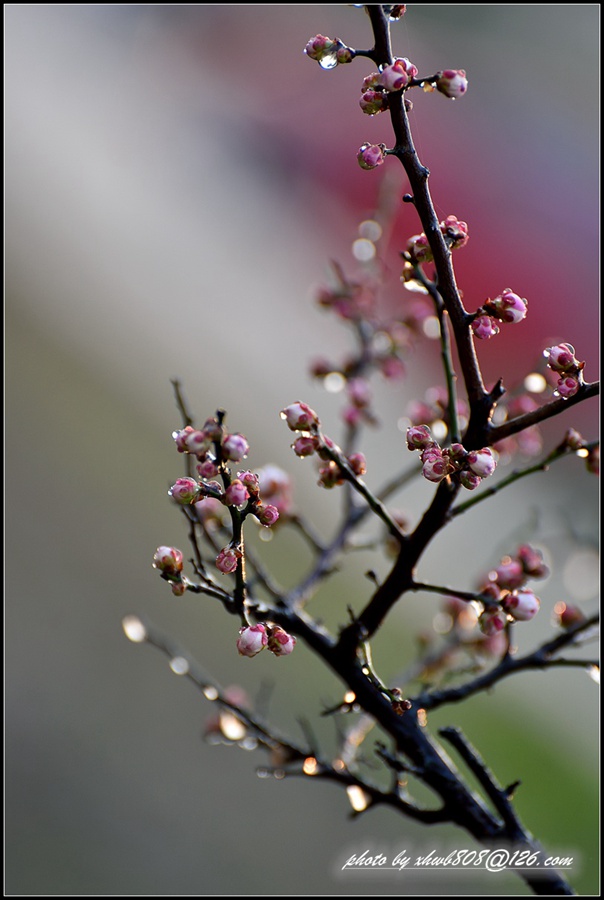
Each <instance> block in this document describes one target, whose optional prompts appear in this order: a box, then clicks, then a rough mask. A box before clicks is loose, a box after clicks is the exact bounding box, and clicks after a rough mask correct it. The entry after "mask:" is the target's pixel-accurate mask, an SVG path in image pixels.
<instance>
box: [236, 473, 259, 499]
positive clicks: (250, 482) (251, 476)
mask: <svg viewBox="0 0 604 900" xmlns="http://www.w3.org/2000/svg"><path fill="white" fill-rule="evenodd" d="M237 477H238V478H239V480H240V481H241V483H242V484H244V485H245V486H246V488H247V489H248V491H249V492H250V495H251V496H252V497H257V496H258V494H259V493H260V479H259V478H258V476H257V475H256V474H255V473H254V472H250V471H246V472H237Z"/></svg>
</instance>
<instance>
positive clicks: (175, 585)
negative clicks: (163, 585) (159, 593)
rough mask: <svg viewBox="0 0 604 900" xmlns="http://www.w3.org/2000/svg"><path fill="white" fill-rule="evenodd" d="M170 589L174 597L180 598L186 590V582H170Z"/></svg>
mask: <svg viewBox="0 0 604 900" xmlns="http://www.w3.org/2000/svg"><path fill="white" fill-rule="evenodd" d="M170 587H171V588H172V593H173V594H174V596H175V597H182V595H183V594H184V593H185V591H186V590H187V582H186V581H172V582H170Z"/></svg>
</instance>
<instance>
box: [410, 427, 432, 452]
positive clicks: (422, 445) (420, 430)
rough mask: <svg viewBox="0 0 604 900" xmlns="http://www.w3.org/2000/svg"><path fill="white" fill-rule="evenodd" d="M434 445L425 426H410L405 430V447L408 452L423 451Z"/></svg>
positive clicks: (430, 434)
mask: <svg viewBox="0 0 604 900" xmlns="http://www.w3.org/2000/svg"><path fill="white" fill-rule="evenodd" d="M434 444H435V442H434V439H433V437H432V433H431V431H430V429H429V428H428V426H427V425H412V426H411V428H408V429H407V447H408V448H409V450H425V449H426V448H427V447H433V446H434Z"/></svg>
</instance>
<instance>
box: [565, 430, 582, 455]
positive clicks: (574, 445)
mask: <svg viewBox="0 0 604 900" xmlns="http://www.w3.org/2000/svg"><path fill="white" fill-rule="evenodd" d="M564 443H565V444H566V446H567V447H568V449H569V450H582V449H583V447H584V446H585V438H584V437H583V435H581V434H579V432H578V431H577V430H576V429H575V428H569V429H568V431H567V432H566V434H565V435H564Z"/></svg>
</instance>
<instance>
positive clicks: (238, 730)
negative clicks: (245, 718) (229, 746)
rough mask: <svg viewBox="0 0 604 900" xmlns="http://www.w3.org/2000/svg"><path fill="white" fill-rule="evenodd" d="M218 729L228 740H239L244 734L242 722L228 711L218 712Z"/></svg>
mask: <svg viewBox="0 0 604 900" xmlns="http://www.w3.org/2000/svg"><path fill="white" fill-rule="evenodd" d="M220 730H221V731H222V733H223V735H224V736H225V738H228V740H229V741H241V740H243V738H244V737H245V734H246V729H245V725H244V724H243V722H242V721H241V720H240V719H238V718H237V716H234V715H233V714H232V713H230V712H221V713H220Z"/></svg>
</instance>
